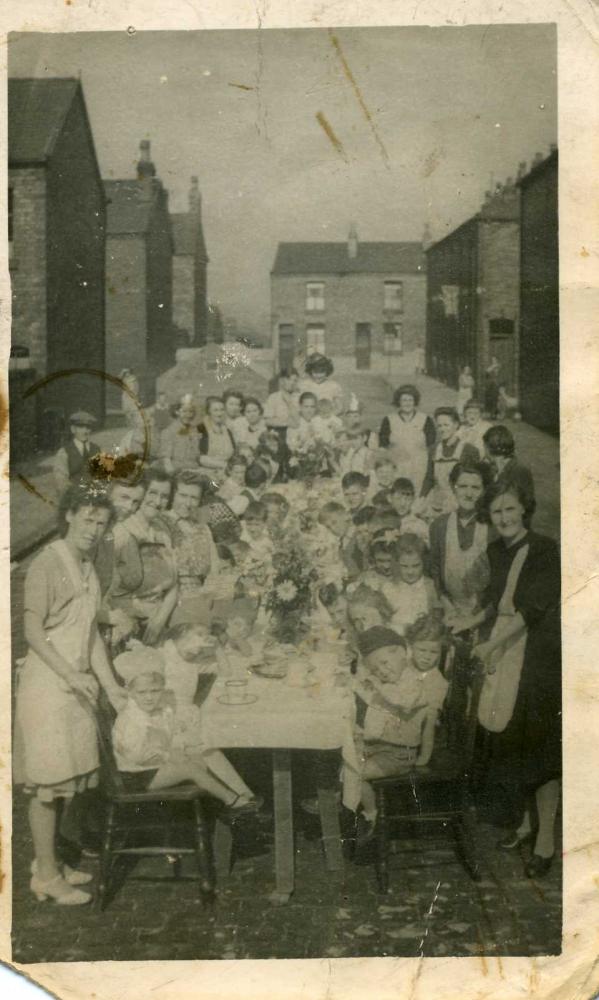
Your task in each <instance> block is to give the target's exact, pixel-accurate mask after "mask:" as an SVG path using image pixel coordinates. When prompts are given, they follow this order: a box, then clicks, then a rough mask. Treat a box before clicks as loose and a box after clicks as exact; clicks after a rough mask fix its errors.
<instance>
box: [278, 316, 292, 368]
mask: <svg viewBox="0 0 599 1000" xmlns="http://www.w3.org/2000/svg"><path fill="white" fill-rule="evenodd" d="M295 353H296V343H295V328H294V326H293V323H281V324H280V326H279V368H280V369H283V368H293V362H294V360H295Z"/></svg>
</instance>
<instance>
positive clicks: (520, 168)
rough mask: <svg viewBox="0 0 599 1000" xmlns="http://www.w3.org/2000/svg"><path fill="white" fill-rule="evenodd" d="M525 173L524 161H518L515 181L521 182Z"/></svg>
mask: <svg viewBox="0 0 599 1000" xmlns="http://www.w3.org/2000/svg"><path fill="white" fill-rule="evenodd" d="M525 173H526V160H520V163H519V164H518V173H517V174H516V180H517V181H521V180H522V178H523V177H524V174H525Z"/></svg>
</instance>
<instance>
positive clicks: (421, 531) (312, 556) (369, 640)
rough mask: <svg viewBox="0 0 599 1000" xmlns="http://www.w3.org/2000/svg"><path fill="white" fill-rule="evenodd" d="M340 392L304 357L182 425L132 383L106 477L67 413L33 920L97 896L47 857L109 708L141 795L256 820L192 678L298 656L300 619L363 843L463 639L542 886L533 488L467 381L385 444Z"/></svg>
mask: <svg viewBox="0 0 599 1000" xmlns="http://www.w3.org/2000/svg"><path fill="white" fill-rule="evenodd" d="M333 374H334V372H333V365H332V363H331V361H330V360H329V359H328V358H326V357H324V356H322V355H318V354H314V355H311V356H310V357H309V358H308V359H307V361H306V364H305V370H304V371H302V372H301V373H298V372H297V371H295V370H294V369H286V370H284V371H281V372H280V374H279V378H278V386H277V389H276V391H273V392H271V393H270V394H269V395H268V397H267V398H265V399H258V398H256V397H254V396H244V395H243V394H242V393H240V392H239V391H237V390H236V389H235V388H233V387H232V388H229V389H227V391H226V392H225V393H223V395H222V397H217V396H209V397H208V398H206V399H203V400H195V399H194V398H193V396H192V395H191V394H190V395H186V396H184V397H183V398H182V399H180V400H179V401H177V402H176V403H175V405H174V406H173V408H172V410H171V409H170V408H169V406H168V405H167V404H166V402H165V400H164V398H159V399H158V401H157V403H156V406H155V407H154V408H153V411H152V412H149V413H146V412H144V411H143V409H142V408H141V407H140V406H139V405H137V403H136V402H135V393H134V392H132V391H131V388H130V387H129V390H128V392H127V397H128V400H129V402H128V404H127V407H126V409H127V418H128V421H129V429H128V431H127V437H126V440H125V441H123V442H121V443H120V446H119V449H118V450H117V453H116V454H115V455H113V456H111V459H112V464H111V463H110V462H109V463H107V460H106V456H105V455H102V454H101V449H100V448H99V447H98V446H97V445H95V444H94V442H93V441H92V434H93V427H94V424H95V421H94V418H93V415H91V414H87V413H85V412H83V411H78V412H77V413H74V414H73V415H72V417H71V419H70V429H71V437H70V440H69V441H68V442H67V443H66V445H65V446H64V448H62V449H61V450H60V452H59V453H58V455H57V456H56V460H55V475H56V484H57V489H58V490H59V492H60V497H61V499H60V519H59V522H60V523H59V535H60V537H59V538H58V539H57V540H55V541H52V542H51V543H50V544H48V545H46V547H45V548H44V549H43V550H42V551H41V552H40V553H39V554H38V555H37V556H36V557H35V559H34V560H33V561H32V563H31V565H30V566H29V569H28V572H27V577H26V583H25V637H26V640H27V644H28V653H27V656H26V658H25V660H24V662H23V663H22V664H21V665H20V668H19V677H18V688H17V709H16V723H17V725H16V739H17V745H16V748H15V779H16V781H17V782H18V783H22V784H23V785H24V786H25V788H26V790H27V792H28V794H29V796H30V804H29V820H30V826H31V832H32V837H33V847H34V855H35V857H34V861H33V864H32V870H31V888H32V890H33V892H34V893H35V894H36V896H37V897H38V898H40V899H44V898H47V897H52V898H53V899H55V900H56V901H57V902H58V903H61V904H65V905H77V904H80V903H84V902H87V901H88V900H89V899H90V898H91V897H90V894H89V891H88V890H87V889H86V888H85V883H86V882H87V881H88V880H89V878H90V876H89V875H88V874H87V873H84V872H81V871H79V870H77V869H76V868H72V867H71V868H69V867H68V866H65V865H64V864H63V863H62V861H61V858H60V856H59V854H58V853H57V846H56V845H57V833H58V827H59V820H60V809H59V803H61V802H63V800H67V801H71V802H72V801H74V799H75V797H77V796H78V795H80V793H87V792H86V790H88V789H90V788H93V786H94V785H95V784H96V783H97V778H98V767H99V760H98V748H97V743H96V730H95V725H94V704H95V703H96V700H97V698H98V692H99V688H102V689H103V692H104V695H105V697H106V698H107V699H108V701H109V702H110V703H111V705H112V707H113V710H114V713H115V714H116V721H115V725H114V747H115V755H116V760H117V764H118V767H119V769H120V771H121V772H122V774H123V776H124V780H126V782H127V783H128V786H129V787H130V788H131V789H135V790H143V789H148V788H159V787H167V786H169V785H172V784H176V783H177V782H179V781H181V780H193V781H195V782H196V783H197V784H198V786H199V787H200V788H202V789H203V790H204V791H205V792H206V794H208V795H211V796H213V797H214V798H215V799H217V800H219V801H220V803H221V804H222V809H223V810H224V811H225V812H228V813H229V814H231V815H239V814H246V813H248V814H253V813H255V812H257V811H259V810H260V808H261V800H260V797H259V796H257V795H255V794H254V792H253V791H252V789H251V787H250V786H249V785H248V784H247V783H246V781H245V780H244V778H243V777H242V776H241V775H240V774H238V773H237V771H236V770H235V769H234V768H233V766H232V765H231V763H230V762H229V761H228V760H227V758H226V757H225V755H224V754H223V753H222V752H221V751H220V750H214V749H210V750H209V749H207V748H206V747H205V746H203V744H202V733H201V722H200V719H199V715H198V709H197V706H196V705H195V704H194V698H195V694H196V688H197V683H198V677H199V675H200V674H211V673H212V674H223V675H224V676H233V677H234V676H236V675H239V674H240V673H241V674H243V672H244V671H247V669H248V668H249V667H251V666H252V665H254V664H260V662H263V661H264V660H265V659H268V658H273V646H274V647H276V646H277V643H278V648H279V651H281V650H282V651H283V652H284V651H285V649H286V648H288V645H289V641H288V640H289V634H285V636H284V638H285V640H287V641H283V640H282V638H281V636H282V632H281V630H280V628H279V626H280V625H281V622H280V620H279V621H278V623H277V621H276V611H277V609H278V610H280V609H281V607H282V608H283V610H284V609H285V606H286V605H285V602H286V601H287V602H288V605H287V606H288V608H289V611H290V614H289V615H287V616H283V617H284V624H285V625H286V627H287V630H289V628H290V627H291V626H290V623H292V622H294V621H296V624H297V629H298V631H297V639H298V641H299V640H300V638H301V637H302V636H303V635H304V632H303V631H302V629H305V628H307V627H309V628H311V629H312V631H313V632H315V633H318V630H319V629H320V630H323V629H324V630H326V634H327V636H328V637H329V638H330V637H331V635H333V636H334V638H335V642H336V643H337V647H336V648H337V649H338V650H339V664H338V666H339V669H340V670H341V671H342V672H343V671H345V680H344V683H346V684H347V686H348V689H349V690H350V691H351V696H352V704H353V707H354V712H353V716H352V724H353V731H354V738H355V745H356V747H357V748H358V754H357V760H358V761H359V764H358V766H356V765H354V767H353V773H351V774H350V773H349V771H351V770H352V769H351V768H348V767H347V766H344V767H341V762H339V763H340V766H339V770H338V776H339V782H340V783H341V782H343V781H347V785H348V788H349V787H350V786H352V787H353V788H354V789H355V788H357V792H356V793H355V795H354V796H353V798H352V797H351V796H348V797H345V796H344V802H346V804H347V802H348V801H350V799H351V806H352V808H353V809H354V810H355V812H356V817H357V826H358V836H359V840H360V842H361V843H367V842H368V840H369V839H370V838H371V837H372V835H373V832H374V830H375V828H376V819H377V816H376V805H375V797H374V793H373V790H372V786H371V784H370V782H371V781H372V780H373V779H374V778H377V777H381V776H390V775H391V776H392V775H393V774H395V773H397V772H398V769H399V771H401V769H405V768H406V767H412V766H413V767H425V766H427V764H428V763H429V762H430V760H431V756H432V755H433V753H434V746H435V734H436V732H437V729H438V724H439V718H440V716H441V715H442V713H443V707H444V702H445V699H446V694H447V689H448V679H447V678H446V677H445V675H444V671H443V664H444V651H445V650H446V649H447V647H448V645H450V644H451V642H452V641H453V637H455V636H460V637H462V638H465V639H466V640H468V642H469V644H470V647H471V649H472V656H473V657H475V658H477V659H479V660H480V661H481V662H482V664H484V667H485V680H484V683H483V689H482V695H481V702H480V707H479V724H480V726H481V728H482V729H483V730H484V732H485V733H486V746H487V750H489V748H490V752H489V756H488V762H487V767H488V769H489V774H488V778H489V780H491V782H496V784H497V787H499V786H500V785H501V787H502V789H503V790H504V792H506V794H507V795H508V798H509V801H510V803H511V810H512V826H513V829H512V830H511V831H510V832H509V834H508V835H507V836H506V837H504V838H503V840H502V841H501V842H499V845H498V846H499V847H501V848H502V849H504V850H513V849H516V848H517V847H519V846H520V845H521V844H523V843H526V842H531V845H532V850H531V853H530V856H529V858H528V860H527V863H526V870H527V873H528V874H529V875H530V876H531V877H532V876H535V877H536V876H540V875H542V874H544V873H545V872H547V871H548V870H549V868H550V866H551V863H552V859H553V856H554V853H555V841H554V837H555V817H556V813H557V809H558V803H559V778H560V761H561V740H560V704H561V701H560V699H561V679H560V678H561V675H560V663H561V660H560V632H559V585H560V570H559V554H558V548H557V545H556V543H555V542H554V541H552V540H551V539H548V538H546V537H544V536H541V535H538V534H536V533H535V532H534V531H533V530H532V528H531V519H532V516H533V513H534V508H535V496H534V482H533V477H532V475H531V472H530V470H529V469H528V468H527V467H526V466H525V465H523V464H521V463H520V462H519V461H518V459H517V458H516V454H515V443H514V438H513V435H512V433H511V431H510V430H509V428H508V427H507V426H505V425H503V424H494V423H492V422H490V421H489V420H488V419H487V416H488V415H487V414H486V413H485V410H484V408H483V405H481V403H480V402H479V401H478V400H477V399H475V398H472V397H471V396H468V398H465V394H466V393H465V390H466V389H470V388H471V385H470V384H468V385H466V381H467V380H465V381H464V383H463V384H461V388H462V389H463V390H464V392H463V398H461V400H460V410H461V412H460V411H459V410H458V409H457V408H453V407H451V406H442V407H438V408H437V409H436V410H435V411H434V413H432V414H428V413H426V410H425V408H424V407H423V405H422V400H421V395H420V392H419V390H418V388H417V386H415V385H412V384H406V385H401V386H399V387H398V388H397V390H396V391H395V392H394V393H393V395H392V406H391V408H390V411H389V413H388V415H387V416H385V417H384V419H383V420H382V423H381V425H380V427H378V428H374V427H369V426H368V422H367V421H366V420H365V415H364V412H363V407H362V405H361V403H360V400H358V399H357V398H356V397H355V396H349V397H346V395H345V394H344V392H343V389H342V387H341V385H340V384H339V382H338V381H336V380H335V379H334V378H333ZM119 463H121V464H120V465H119ZM119 468H120V470H121V474H118V470H119ZM107 469H109V470H112V475H110V474H108V473H107ZM125 473H126V474H125ZM294 545H295V548H294ZM290 552H295V553H297V559H298V560H300V561H301V562H302V567H301V569H302V572H304V570H305V572H304V575H303V577H302V580H308V581H309V587H308V591H307V595H308V596H307V603H306V604H304V605H300V604H299V603H298V602H299V597H298V594H299V593H300V591H301V589H302V585H300V583H298V582H297V580H299V579H300V578H299V576H297V577H294V570H293V567H291V569H290V570H289V573H288V577H285V578H284V579H283V578H282V577H281V567H282V566H283V565H287V564H286V563H285V560H286V559H287V561H289V553H290ZM306 567H307V569H306ZM298 572H299V570H298ZM282 579H283V582H281V580H282ZM294 580H295V581H296V582H295V583H294V582H293V581H294ZM292 611H293V613H291V612H292ZM293 614H295V618H294V616H293ZM275 626H277V627H275ZM277 629H278V630H277ZM246 777H247V776H246ZM340 794H341V786H340ZM307 805H308V807H309V806H310V803H309V802H308V804H307Z"/></svg>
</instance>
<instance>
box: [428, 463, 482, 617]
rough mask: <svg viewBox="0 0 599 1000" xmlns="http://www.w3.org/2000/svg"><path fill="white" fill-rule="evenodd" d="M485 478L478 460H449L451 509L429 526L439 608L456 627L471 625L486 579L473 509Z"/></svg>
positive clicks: (477, 512) (478, 519) (478, 523)
mask: <svg viewBox="0 0 599 1000" xmlns="http://www.w3.org/2000/svg"><path fill="white" fill-rule="evenodd" d="M487 480H488V475H487V470H486V467H485V466H484V465H483V463H482V462H472V463H468V462H458V464H457V465H454V466H453V468H452V470H451V472H450V474H449V484H450V486H451V489H452V491H453V495H454V498H455V505H456V510H454V511H451V512H450V513H448V514H442V515H441V517H438V518H436V520H434V521H433V523H432V524H431V526H430V560H431V576H432V578H433V580H434V582H435V585H436V587H437V591H438V593H439V594H440V596H441V601H442V604H443V606H444V608H445V622H446V624H447V625H449V626H450V628H452V629H453V631H454V632H456V633H461V632H466V631H468V630H469V628H471V622H472V620H473V619H474V618H475V616H476V615H477V614H478V612H480V608H481V604H480V599H481V595H482V594H483V592H484V591H485V589H486V587H487V585H488V582H489V564H488V559H487V545H488V543H489V528H488V525H487V524H485V523H482V521H481V514H480V510H479V507H480V502H481V499H482V496H483V493H484V490H485V488H486V485H487Z"/></svg>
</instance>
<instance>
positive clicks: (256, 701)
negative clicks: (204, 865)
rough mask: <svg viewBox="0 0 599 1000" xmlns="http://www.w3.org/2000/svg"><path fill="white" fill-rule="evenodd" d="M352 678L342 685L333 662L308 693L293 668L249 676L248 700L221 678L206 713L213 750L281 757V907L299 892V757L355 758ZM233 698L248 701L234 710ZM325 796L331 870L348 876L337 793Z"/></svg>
mask: <svg viewBox="0 0 599 1000" xmlns="http://www.w3.org/2000/svg"><path fill="white" fill-rule="evenodd" d="M319 659H321V658H319ZM348 679H349V678H343V677H339V676H338V677H337V679H336V680H335V678H334V675H333V673H332V671H331V670H330V669H328V668H327V663H326V658H322V659H321V662H320V663H319V667H318V669H316V670H315V671H314V672H313V673H311V674H309V675H308V676H307V677H305V678H304V683H305V685H306V686H300V683H301V680H300V679H297V678H296V680H295V684H297V686H294V675H293V672H292V670H291V669H290V671H289V676H288V677H284V678H278V679H268V678H264V677H260V676H255V675H249V676H248V678H247V683H245V682H244V683H243V684H242V685H240V689H239V690H240V691H241V693H237V692H236V690H235V686H233V688H232V687H231V684H230V681H229V682H228V681H227V679H225V678H221V677H218V678H217V679H216V680H215V682H214V684H213V686H212V688H211V690H210V692H209V694H208V696H207V698H206V700H205V701H204V702H203V704H202V706H201V708H200V711H201V714H202V737H203V740H204V741H205V743H206V745H207V746H210V747H215V748H216V747H220V748H222V749H226V748H238V747H246V748H250V747H251V748H255V749H258V748H260V749H272V751H273V755H272V763H273V791H274V822H275V875H276V890H275V892H274V893H273V894H272V895H271V897H270V898H271V900H272V901H273V902H286V901H287V900H288V899H289V896H290V895H291V893H292V892H293V889H294V848H293V802H292V782H291V752H292V751H293V750H298V749H302V750H337V749H339V750H341V751H342V753H343V756H344V758H347V757H348V756H349V757H350V758H351V755H352V748H353V740H352V714H353V698H352V697H351V692H350V690H349V687H348V685H347V680H348ZM338 684H340V686H336V685H338ZM231 690H233V691H234V693H233V695H231ZM231 698H239V699H243V703H241V704H235V703H231ZM317 791H318V804H319V811H320V819H321V824H322V835H323V841H324V847H325V856H326V863H327V868H328V869H329V870H331V871H335V870H342V869H343V854H342V850H341V833H340V828H339V814H338V806H337V798H336V795H335V791H334V790H333V789H328V788H318V789H317ZM222 835H223V831H222V830H221V836H222Z"/></svg>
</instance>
